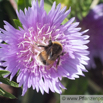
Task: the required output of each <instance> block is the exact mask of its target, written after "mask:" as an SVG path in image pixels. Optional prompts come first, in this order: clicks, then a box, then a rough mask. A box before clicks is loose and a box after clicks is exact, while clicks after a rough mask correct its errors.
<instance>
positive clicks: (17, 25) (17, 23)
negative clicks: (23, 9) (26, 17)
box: [13, 19, 23, 29]
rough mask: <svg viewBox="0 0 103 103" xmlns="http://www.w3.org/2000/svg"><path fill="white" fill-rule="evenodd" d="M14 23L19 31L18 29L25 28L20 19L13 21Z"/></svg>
mask: <svg viewBox="0 0 103 103" xmlns="http://www.w3.org/2000/svg"><path fill="white" fill-rule="evenodd" d="M13 21H14V24H15V26H16V28H17V29H19V28H18V27H21V28H23V27H22V24H21V22H20V21H19V20H18V19H13Z"/></svg>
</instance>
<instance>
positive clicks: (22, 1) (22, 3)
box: [17, 0, 31, 11]
mask: <svg viewBox="0 0 103 103" xmlns="http://www.w3.org/2000/svg"><path fill="white" fill-rule="evenodd" d="M30 1H31V0H18V2H17V5H18V10H20V9H21V10H23V11H24V8H28V7H29V6H31V5H30Z"/></svg>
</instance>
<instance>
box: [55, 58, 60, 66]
mask: <svg viewBox="0 0 103 103" xmlns="http://www.w3.org/2000/svg"><path fill="white" fill-rule="evenodd" d="M59 63H60V56H59V57H58V61H57V64H56V68H57V67H58V65H59Z"/></svg>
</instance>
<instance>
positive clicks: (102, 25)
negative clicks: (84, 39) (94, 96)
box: [80, 4, 103, 68]
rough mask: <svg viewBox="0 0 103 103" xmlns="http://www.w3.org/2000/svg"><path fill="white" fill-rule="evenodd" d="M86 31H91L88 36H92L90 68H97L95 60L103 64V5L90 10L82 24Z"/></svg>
mask: <svg viewBox="0 0 103 103" xmlns="http://www.w3.org/2000/svg"><path fill="white" fill-rule="evenodd" d="M80 26H82V27H83V28H84V29H89V32H87V33H86V34H87V35H89V36H90V43H89V44H88V47H89V51H90V55H89V57H90V61H89V65H88V66H87V67H88V68H95V67H96V64H95V61H94V58H100V59H101V61H102V63H103V45H102V42H103V4H99V5H97V6H96V7H94V8H93V9H92V10H90V12H89V14H88V15H87V16H86V17H85V18H83V20H82V21H81V23H80Z"/></svg>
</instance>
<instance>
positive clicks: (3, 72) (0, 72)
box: [0, 70, 10, 77]
mask: <svg viewBox="0 0 103 103" xmlns="http://www.w3.org/2000/svg"><path fill="white" fill-rule="evenodd" d="M9 73H10V72H9V71H6V70H0V77H1V76H4V75H7V74H9Z"/></svg>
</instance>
